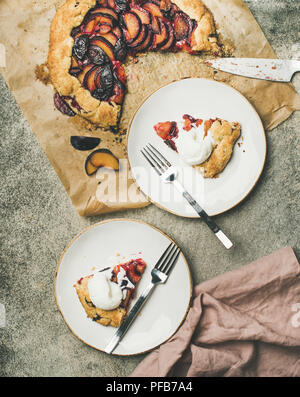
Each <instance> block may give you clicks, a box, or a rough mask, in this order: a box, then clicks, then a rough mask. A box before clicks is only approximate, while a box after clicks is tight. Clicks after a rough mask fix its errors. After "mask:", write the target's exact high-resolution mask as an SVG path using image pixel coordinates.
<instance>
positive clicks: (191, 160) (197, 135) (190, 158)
mask: <svg viewBox="0 0 300 397" xmlns="http://www.w3.org/2000/svg"><path fill="white" fill-rule="evenodd" d="M178 127H179V133H178V138H177V139H176V147H177V151H178V154H179V156H180V158H181V159H182V160H183V161H184V162H185V163H187V164H189V165H198V164H202V163H204V161H206V160H207V159H208V158H209V156H210V155H211V152H212V150H213V147H214V140H213V137H212V135H211V132H210V130H208V131H207V134H206V135H205V130H204V123H202V124H201V125H200V126H199V127H193V128H192V129H191V130H189V131H186V130H184V129H183V127H182V126H181V125H180V124H179V123H178Z"/></svg>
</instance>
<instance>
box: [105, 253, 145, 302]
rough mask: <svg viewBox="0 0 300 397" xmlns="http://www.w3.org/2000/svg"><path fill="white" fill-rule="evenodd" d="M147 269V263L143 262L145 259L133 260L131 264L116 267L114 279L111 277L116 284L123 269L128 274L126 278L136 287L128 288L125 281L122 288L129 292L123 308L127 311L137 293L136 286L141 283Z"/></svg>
mask: <svg viewBox="0 0 300 397" xmlns="http://www.w3.org/2000/svg"><path fill="white" fill-rule="evenodd" d="M145 267H146V263H145V262H144V261H143V259H141V258H139V259H132V260H130V261H129V262H126V263H123V264H120V265H117V266H115V267H114V269H113V272H112V277H111V281H114V282H118V277H117V276H118V273H119V272H120V269H121V268H123V269H124V270H125V273H126V278H127V279H128V280H129V281H130V282H131V283H132V284H133V285H134V287H133V288H132V287H129V286H128V287H127V284H126V283H128V282H127V281H126V278H125V280H124V281H123V283H125V285H121V288H122V287H125V289H126V290H127V294H126V298H125V300H124V301H123V302H122V304H121V307H124V308H125V309H127V307H128V305H129V302H130V299H132V298H133V297H134V295H135V291H136V285H137V284H138V282H139V281H140V279H141V277H142V274H143V272H144V270H145Z"/></svg>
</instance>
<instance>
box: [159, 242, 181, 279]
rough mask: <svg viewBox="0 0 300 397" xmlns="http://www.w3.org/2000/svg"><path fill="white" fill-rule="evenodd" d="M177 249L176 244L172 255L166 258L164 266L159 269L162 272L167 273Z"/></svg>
mask: <svg viewBox="0 0 300 397" xmlns="http://www.w3.org/2000/svg"><path fill="white" fill-rule="evenodd" d="M177 251H178V247H177V246H176V245H175V249H172V252H170V255H168V258H166V260H165V262H164V264H163V266H162V267H161V268H160V269H159V270H160V271H161V272H163V273H166V271H167V269H168V267H169V265H170V263H172V262H173V259H174V258H175V256H176V253H177Z"/></svg>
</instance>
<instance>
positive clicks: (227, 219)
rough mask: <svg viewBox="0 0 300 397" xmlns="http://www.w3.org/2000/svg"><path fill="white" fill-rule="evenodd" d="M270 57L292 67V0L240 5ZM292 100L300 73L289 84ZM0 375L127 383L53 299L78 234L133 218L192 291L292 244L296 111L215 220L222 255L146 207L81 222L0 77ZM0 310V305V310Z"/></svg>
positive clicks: (118, 362)
mask: <svg viewBox="0 0 300 397" xmlns="http://www.w3.org/2000/svg"><path fill="white" fill-rule="evenodd" d="M246 3H247V5H248V6H249V7H250V9H251V10H252V11H253V13H254V15H255V17H256V18H257V20H258V22H259V23H260V25H261V27H262V29H263V30H264V32H265V34H266V36H267V38H268V39H269V41H270V42H271V44H272V45H273V47H274V49H275V51H276V52H277V54H278V56H279V57H282V58H292V57H298V58H299V59H300V33H299V32H300V29H299V27H300V26H299V19H300V18H299V0H285V1H283V0H260V1H256V0H248V1H246ZM294 85H295V87H296V89H297V90H298V92H300V75H298V76H296V77H295V78H294ZM0 93H1V96H0V150H1V155H0V172H1V178H0V244H1V249H0V304H2V305H4V306H5V309H6V327H5V328H0V376H101V377H104V376H127V375H129V374H130V373H131V371H132V370H133V369H134V368H135V367H136V365H137V364H138V363H139V362H140V361H141V360H142V358H143V356H138V357H135V358H114V357H108V356H106V355H105V354H104V353H100V352H98V351H96V350H94V349H92V348H90V347H88V346H86V345H85V344H83V343H82V342H81V341H79V340H78V339H77V338H76V337H75V336H73V334H72V333H71V332H70V331H69V329H68V327H67V326H66V324H65V323H64V321H63V319H62V318H61V316H60V314H59V312H58V310H57V307H56V304H55V300H54V295H53V280H54V275H55V269H56V264H57V261H58V259H59V257H60V254H61V252H62V250H63V249H64V247H65V246H66V245H67V243H68V242H69V241H70V240H71V239H72V238H73V237H74V236H75V235H76V234H77V233H78V232H80V231H81V230H82V229H83V228H85V227H86V226H88V225H90V224H93V223H95V222H98V221H101V220H104V219H108V218H114V217H130V218H134V219H142V220H145V221H147V222H149V223H152V224H153V225H155V226H157V227H159V228H160V229H162V230H163V231H164V232H166V233H168V234H169V235H170V236H171V237H172V238H174V239H175V240H176V241H177V242H178V244H179V245H180V246H181V247H182V249H183V251H184V253H185V255H186V257H187V258H188V260H189V263H190V266H191V270H192V275H193V279H194V283H199V282H201V281H203V280H207V279H210V278H212V277H214V276H216V275H218V274H221V273H224V272H227V271H229V270H232V269H236V268H239V267H240V266H242V265H244V264H246V263H248V262H250V261H252V260H255V259H257V258H259V257H261V256H264V255H267V254H269V253H271V252H273V251H274V250H276V249H279V248H281V247H284V246H286V245H291V246H292V247H293V248H294V249H295V252H296V254H297V255H298V257H299V256H300V242H299V234H300V233H299V230H300V229H299V209H300V205H299V188H300V176H299V143H300V142H299V131H298V127H299V121H300V114H299V112H298V113H296V114H294V115H293V116H292V117H291V118H290V119H289V120H288V121H286V122H285V123H284V124H282V125H281V126H279V127H278V128H277V129H275V130H273V131H272V132H269V133H267V141H268V156H267V163H266V167H265V170H264V172H263V175H262V177H261V180H260V181H259V183H258V185H257V187H256V188H255V189H254V191H253V192H252V194H251V195H250V197H248V198H247V199H246V200H245V201H244V202H243V203H242V204H240V205H239V206H238V207H237V208H235V209H233V210H231V211H230V212H228V213H226V214H224V215H221V216H218V217H217V219H216V220H217V222H218V223H219V224H220V225H221V227H223V228H224V230H227V231H230V234H231V236H232V238H233V240H234V241H236V242H238V244H237V246H236V248H235V249H234V250H232V251H230V252H225V251H224V249H223V248H222V247H221V246H220V245H219V243H218V242H217V241H216V239H214V238H211V234H210V232H209V231H208V229H207V227H206V226H205V225H204V224H203V223H202V222H201V221H199V220H188V219H181V218H178V217H176V216H173V215H171V214H169V213H166V212H163V211H162V210H160V209H158V208H156V207H155V206H153V205H152V206H149V207H147V208H145V209H140V210H132V211H126V212H122V213H116V214H112V215H105V216H98V217H95V218H90V219H86V218H81V217H80V216H79V215H78V214H77V213H76V211H75V209H74V208H73V206H72V204H71V202H70V200H69V198H68V196H67V194H66V192H65V190H64V188H63V186H62V185H61V183H60V181H59V179H58V177H57V175H56V174H55V172H54V170H53V168H52V167H51V165H50V163H49V161H48V159H47V158H46V156H45V154H44V153H43V151H42V149H41V147H40V146H39V144H38V142H37V140H36V138H35V136H34V134H33V133H32V131H31V129H30V127H29V125H28V123H27V121H26V120H25V119H24V117H23V115H22V113H21V111H20V110H19V108H18V106H17V105H16V103H15V101H14V99H13V97H12V95H11V93H10V92H9V90H8V88H7V86H6V85H5V83H4V81H3V79H2V78H0ZM0 308H1V307H0Z"/></svg>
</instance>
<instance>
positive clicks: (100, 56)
mask: <svg viewBox="0 0 300 397" xmlns="http://www.w3.org/2000/svg"><path fill="white" fill-rule="evenodd" d="M88 57H89V60H90V62H91V63H93V64H95V65H100V66H101V65H104V64H106V63H107V62H109V58H108V56H107V55H106V52H105V51H104V50H102V48H100V47H98V46H96V45H91V46H90V48H89V52H88Z"/></svg>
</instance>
